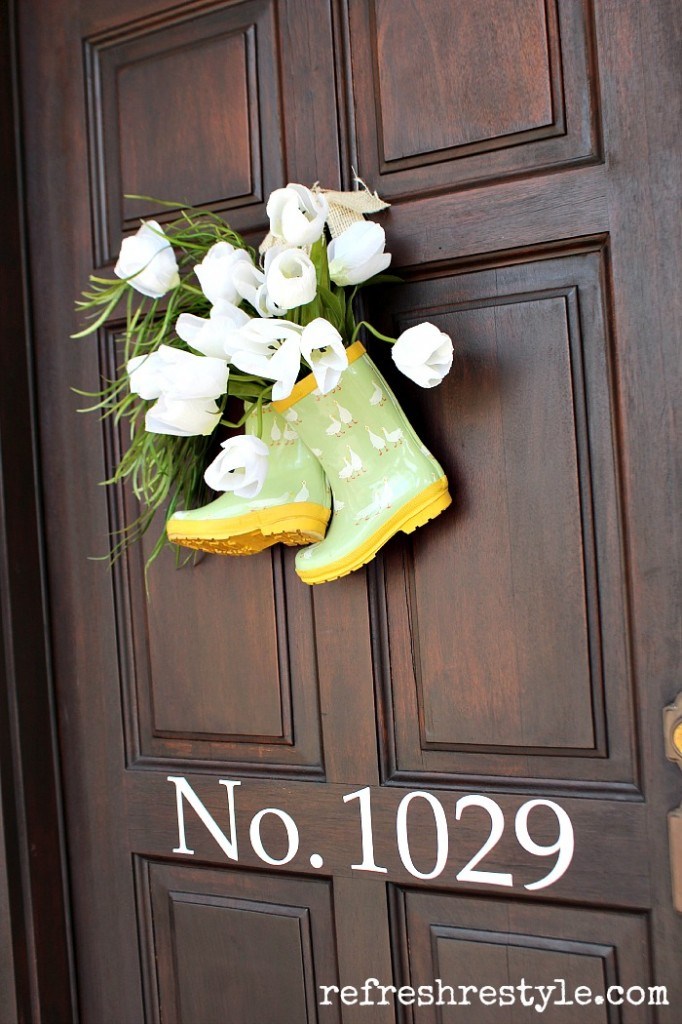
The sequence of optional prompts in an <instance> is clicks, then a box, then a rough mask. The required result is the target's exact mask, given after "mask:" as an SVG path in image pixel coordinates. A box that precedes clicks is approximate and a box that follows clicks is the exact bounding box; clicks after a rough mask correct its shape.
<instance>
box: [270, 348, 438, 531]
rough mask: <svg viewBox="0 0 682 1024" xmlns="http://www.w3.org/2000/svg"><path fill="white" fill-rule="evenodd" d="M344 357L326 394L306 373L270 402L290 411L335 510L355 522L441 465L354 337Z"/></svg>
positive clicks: (418, 486) (425, 481)
mask: <svg viewBox="0 0 682 1024" xmlns="http://www.w3.org/2000/svg"><path fill="white" fill-rule="evenodd" d="M348 360H349V365H348V368H347V369H346V370H344V372H343V374H342V376H341V379H340V381H339V383H338V385H337V387H336V388H334V389H333V390H332V391H330V392H329V393H328V394H326V395H322V394H320V393H319V390H318V389H317V388H316V386H315V379H314V377H312V375H310V376H309V377H306V378H304V380H302V381H299V383H298V384H297V385H296V387H295V388H294V391H293V392H292V394H291V396H290V398H289V399H286V400H284V401H281V402H276V403H274V405H275V408H276V409H277V410H278V411H279V412H280V413H281V414H282V415H283V416H285V417H286V416H288V417H290V418H291V420H292V425H293V426H294V427H295V429H296V431H297V432H298V434H299V436H300V437H301V439H302V440H303V441H304V442H305V444H306V445H307V446H308V448H309V449H310V450H311V452H312V453H313V455H315V456H316V457H317V458H318V459H319V461H320V464H321V465H322V467H323V469H324V471H325V473H326V474H327V477H328V479H329V483H330V485H331V488H332V493H333V495H334V507H335V510H336V511H337V513H338V512H339V511H340V510H343V511H344V513H346V514H350V516H352V518H353V521H354V522H355V521H356V520H362V519H364V518H365V517H371V516H372V513H373V512H379V511H380V510H381V509H382V508H385V509H388V508H391V507H393V506H396V505H398V504H400V503H401V502H402V501H403V500H405V499H406V498H409V497H410V496H411V495H412V494H414V493H418V492H420V491H422V490H423V489H424V488H426V487H428V486H429V485H430V484H432V483H434V482H435V481H437V480H439V479H441V478H442V477H443V470H442V469H441V467H440V465H439V464H438V462H436V460H435V459H434V458H433V456H432V455H431V454H430V452H429V451H428V450H427V449H426V448H425V446H424V445H423V444H422V442H421V441H420V439H419V438H418V437H417V435H416V433H415V431H414V430H413V428H412V426H411V424H410V423H409V421H408V419H407V417H406V416H405V413H404V412H403V410H402V408H401V407H400V405H399V403H398V401H397V399H396V397H395V395H394V394H393V392H392V391H391V389H390V387H389V386H388V384H387V383H386V381H385V380H384V378H383V376H382V375H381V373H380V372H379V370H378V369H377V367H376V366H375V364H374V363H373V362H372V360H371V359H370V357H369V356H368V355H367V353H366V351H365V348H364V346H363V345H362V343H361V342H356V343H355V344H354V345H352V346H351V347H350V348H349V349H348ZM339 506H340V508H339ZM349 525H350V524H349ZM355 525H358V523H357V522H355Z"/></svg>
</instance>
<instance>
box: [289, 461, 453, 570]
mask: <svg viewBox="0 0 682 1024" xmlns="http://www.w3.org/2000/svg"><path fill="white" fill-rule="evenodd" d="M450 504H452V498H451V497H450V492H449V491H448V482H447V480H446V478H445V477H444V476H443V477H441V478H440V480H436V482H435V483H433V484H430V485H429V486H428V487H427V488H425V489H424V490H423V491H421V492H420V493H419V494H417V495H416V496H415V497H414V498H411V499H410V500H409V501H408V502H406V503H405V504H404V505H403V506H402V508H400V509H398V511H397V512H395V513H394V514H393V515H392V516H391V518H390V519H388V520H387V521H386V522H385V523H384V524H383V526H380V527H379V529H378V530H377V531H376V533H373V534H372V535H371V537H368V538H367V539H366V540H365V541H363V542H362V543H361V544H359V545H358V546H357V548H355V550H354V551H352V552H351V553H350V554H348V555H345V556H344V557H343V558H339V559H338V560H337V561H336V562H331V563H330V564H329V565H325V566H322V567H320V568H319V569H300V568H299V567H298V566H297V567H296V572H297V574H298V576H299V578H300V579H302V580H303V582H304V583H309V584H310V585H311V586H314V585H315V584H316V583H331V581H332V580H338V579H340V578H341V577H342V576H348V574H349V573H351V572H355V570H356V569H360V568H361V567H362V566H363V565H366V564H367V562H371V561H372V559H373V558H374V556H375V555H376V553H377V551H379V549H380V548H382V547H383V545H384V544H385V543H386V542H387V541H389V540H390V539H391V537H393V536H394V535H395V534H396V533H400V532H401V531H402V532H403V533H412V532H413V531H414V530H416V529H417V527H418V526H424V524H425V523H428V522H429V520H431V519H435V518H436V516H438V515H440V513H441V512H444V511H445V509H446V508H448V506H449V505H450Z"/></svg>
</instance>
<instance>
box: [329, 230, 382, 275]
mask: <svg viewBox="0 0 682 1024" xmlns="http://www.w3.org/2000/svg"><path fill="white" fill-rule="evenodd" d="M385 245H386V234H385V232H384V229H383V228H382V227H381V225H380V224H375V223H374V222H373V221H364V220H363V221H357V222H356V223H355V224H351V226H350V227H349V228H347V229H346V230H345V231H344V232H342V234H340V235H338V236H337V237H336V238H333V239H332V240H331V242H330V243H329V245H328V246H327V259H328V261H329V276H330V278H331V279H332V281H333V282H334V284H338V285H340V286H341V287H343V288H345V287H346V286H347V285H356V284H362V283H363V282H364V281H368V280H369V279H370V277H374V276H375V274H380V273H382V271H384V270H386V268H387V267H388V266H389V265H390V263H391V256H390V253H385V252H384V246H385Z"/></svg>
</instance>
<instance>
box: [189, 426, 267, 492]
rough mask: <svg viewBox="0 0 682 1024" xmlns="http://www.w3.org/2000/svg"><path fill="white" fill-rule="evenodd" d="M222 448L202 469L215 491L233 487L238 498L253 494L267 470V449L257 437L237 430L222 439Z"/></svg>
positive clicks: (260, 486)
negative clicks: (225, 439) (227, 438)
mask: <svg viewBox="0 0 682 1024" xmlns="http://www.w3.org/2000/svg"><path fill="white" fill-rule="evenodd" d="M220 447H221V448H222V451H221V452H220V454H219V455H216V457H215V459H214V460H213V462H212V463H211V465H210V466H208V467H207V468H206V471H205V472H204V480H205V481H206V483H207V484H208V486H209V487H212V488H213V490H214V491H233V492H234V493H235V495H236V496H237V497H238V498H255V497H256V495H257V494H258V492H259V491H260V490H261V488H262V486H263V484H264V482H265V478H266V476H267V473H268V456H269V455H270V449H269V448H268V446H267V445H266V444H265V442H264V441H261V439H260V438H259V437H254V436H253V435H252V434H240V435H239V436H238V437H231V438H229V440H227V441H223V443H222V444H221V446H220Z"/></svg>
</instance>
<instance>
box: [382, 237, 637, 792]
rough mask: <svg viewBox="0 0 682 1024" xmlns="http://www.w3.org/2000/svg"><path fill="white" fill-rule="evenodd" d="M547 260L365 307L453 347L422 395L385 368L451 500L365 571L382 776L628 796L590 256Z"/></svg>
mask: <svg viewBox="0 0 682 1024" xmlns="http://www.w3.org/2000/svg"><path fill="white" fill-rule="evenodd" d="M545 256H546V258H544V259H541V258H537V257H536V258H529V259H528V260H527V261H523V262H521V261H520V262H518V263H515V264H513V265H511V266H510V265H509V264H507V263H504V262H502V263H500V264H499V265H497V266H495V267H494V269H490V270H481V271H479V272H471V273H461V274H457V273H455V274H451V275H448V276H446V275H445V274H443V275H442V276H441V275H440V274H439V275H438V276H437V277H435V276H434V277H431V278H428V279H422V280H420V281H415V282H414V283H411V284H407V285H406V286H404V287H403V288H401V289H400V290H397V289H396V291H395V293H394V294H391V293H389V292H386V293H385V294H382V296H381V298H380V299H379V300H378V301H377V310H378V309H379V307H381V309H382V311H383V312H384V313H385V314H386V315H387V316H388V321H387V330H388V331H389V333H391V331H393V332H395V333H397V332H399V331H400V330H404V329H405V328H407V327H409V326H411V325H412V324H413V323H415V322H417V321H419V320H423V319H429V320H431V321H433V322H434V323H437V324H438V325H439V326H440V327H441V328H442V329H443V330H445V331H447V332H448V333H450V334H451V335H452V337H453V339H454V344H455V366H454V370H453V373H452V374H451V376H450V377H449V378H448V379H447V381H446V382H444V384H443V385H442V386H441V388H440V389H439V391H438V394H437V395H434V394H431V393H426V394H424V395H418V396H414V395H412V394H410V395H409V397H408V394H407V389H405V388H404V386H403V385H402V384H401V382H400V381H398V380H397V379H396V377H397V375H395V374H393V373H392V372H391V368H390V366H388V365H387V373H389V375H390V378H391V380H392V381H393V383H394V384H395V385H396V386H397V388H398V389H399V393H402V394H404V400H405V402H408V401H409V403H410V407H411V410H412V412H413V416H414V419H415V422H416V423H417V426H418V429H419V432H420V434H421V436H425V437H428V438H429V439H430V442H431V445H432V448H433V450H434V451H435V452H436V453H437V455H438V457H439V458H440V459H441V460H442V461H443V464H444V467H445V469H446V472H447V474H448V476H449V478H450V480H451V481H452V482H453V493H454V507H453V509H452V510H451V511H450V512H449V513H448V514H447V515H446V516H443V517H442V519H441V520H440V521H439V523H437V524H434V528H432V529H431V530H429V531H428V533H427V532H426V531H424V532H423V534H422V535H415V538H414V539H410V540H409V541H403V542H400V543H395V544H393V545H392V546H391V547H390V548H389V549H387V551H386V553H385V555H384V557H383V559H381V560H380V562H379V567H378V569H377V571H376V573H375V574H374V577H373V586H375V587H376V589H377V597H376V602H375V607H376V614H375V618H376V621H375V631H376V633H377V634H378V638H379V641H378V645H377V659H376V661H377V665H378V667H379V682H380V689H381V691H382V692H383V695H384V702H385V709H384V736H385V743H386V750H385V755H386V766H387V767H386V770H387V773H388V776H389V777H391V778H396V779H401V780H403V781H405V780H408V779H409V780H412V781H418V780H419V779H420V778H423V776H424V773H426V774H427V775H428V774H429V773H430V774H431V776H432V777H433V778H434V779H435V778H437V777H440V778H441V779H443V780H444V779H445V777H446V776H448V775H451V776H460V777H461V776H463V777H465V778H467V779H469V780H473V779H474V778H475V777H476V776H479V775H480V776H483V777H485V778H486V784H488V785H490V784H492V785H499V784H502V785H504V781H503V780H501V779H499V778H497V777H499V776H504V777H507V778H508V780H509V781H512V780H520V779H525V784H530V785H533V783H532V782H531V781H530V780H531V779H540V778H542V779H545V780H549V779H556V780H558V779H563V780H565V785H568V786H569V787H570V786H574V787H576V788H580V787H581V785H582V784H583V783H584V784H585V785H589V786H592V787H595V786H598V785H599V784H603V785H609V784H617V785H621V786H623V787H625V788H627V787H630V788H631V789H633V790H634V788H635V787H636V781H637V780H636V766H635V764H634V763H633V759H632V752H633V750H634V744H635V734H634V723H633V718H632V709H631V707H630V702H629V700H628V688H627V687H626V686H624V685H623V680H624V679H627V678H628V675H629V674H630V671H631V668H630V665H629V664H628V657H627V651H628V637H627V631H626V609H627V605H628V596H627V589H626V582H625V581H626V577H625V575H624V572H623V551H622V549H621V541H620V538H621V537H622V535H623V533H624V531H625V529H626V524H625V522H624V520H623V512H622V507H621V504H622V503H621V498H620V484H619V476H618V464H619V451H618V443H619V442H618V422H617V418H616V409H617V408H618V393H617V390H616V388H617V384H616V382H615V380H614V379H613V374H612V366H613V364H614V362H615V361H616V360H617V351H616V350H615V345H616V341H615V338H614V337H613V336H612V335H611V332H610V331H609V327H608V324H609V289H608V276H607V272H606V266H605V263H604V250H603V249H601V248H597V249H594V250H593V251H591V252H590V251H588V252H583V253H576V254H574V255H566V256H563V257H561V256H552V257H549V254H545ZM609 736H611V737H615V736H617V737H618V742H617V743H613V742H612V743H611V744H609ZM493 778H495V781H493ZM453 781H454V780H453ZM547 784H548V785H550V786H551V785H553V784H552V783H549V782H548V783H547Z"/></svg>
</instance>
